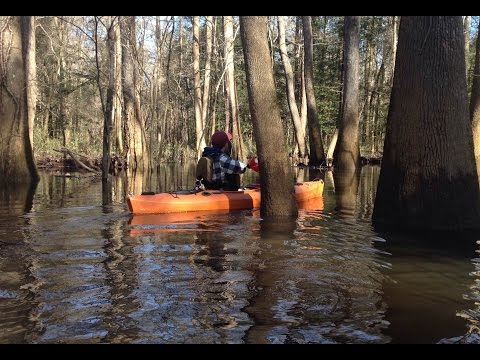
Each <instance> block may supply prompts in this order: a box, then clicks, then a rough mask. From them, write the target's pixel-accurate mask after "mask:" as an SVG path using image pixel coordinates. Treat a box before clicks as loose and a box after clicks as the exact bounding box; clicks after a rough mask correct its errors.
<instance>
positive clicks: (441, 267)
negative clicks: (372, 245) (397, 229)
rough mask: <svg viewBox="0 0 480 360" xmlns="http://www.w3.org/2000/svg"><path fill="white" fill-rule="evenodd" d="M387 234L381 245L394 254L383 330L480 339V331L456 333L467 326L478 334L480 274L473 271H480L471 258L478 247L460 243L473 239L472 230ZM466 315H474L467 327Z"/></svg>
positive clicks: (418, 337)
mask: <svg viewBox="0 0 480 360" xmlns="http://www.w3.org/2000/svg"><path fill="white" fill-rule="evenodd" d="M383 236H384V238H385V239H386V241H385V242H383V243H382V242H380V243H377V247H379V248H381V249H382V250H384V251H386V252H388V253H389V254H390V256H389V259H388V260H389V263H390V266H388V267H387V268H386V271H385V280H384V283H383V292H384V297H383V300H384V301H385V303H386V304H388V308H387V311H386V314H385V315H386V320H387V321H388V322H389V323H390V326H389V327H388V328H387V329H386V331H385V333H386V334H388V335H389V336H391V338H392V342H393V343H436V342H462V341H464V342H472V341H473V342H478V340H479V338H478V337H477V338H476V339H475V338H474V337H470V338H469V339H468V336H467V337H465V336H460V337H458V334H465V332H466V331H467V334H471V333H472V332H476V334H477V336H478V328H477V330H475V327H477V324H478V309H477V310H476V311H475V310H473V309H475V298H477V299H478V297H477V295H478V278H477V279H475V280H474V281H472V275H474V276H476V275H478V274H475V272H474V270H475V267H474V265H473V264H472V257H475V251H474V250H473V249H472V247H471V245H468V246H463V245H462V244H464V245H467V244H468V243H471V241H472V240H473V241H474V239H472V238H469V237H470V236H469V235H468V234H458V235H456V236H455V235H453V234H452V235H449V238H447V239H443V238H441V236H442V235H441V234H431V235H428V234H425V235H423V236H422V237H418V236H416V235H412V234H410V235H405V234H384V235H383ZM450 236H454V237H453V238H451V237H450ZM427 237H429V238H428V239H427ZM427 240H428V241H427ZM473 262H474V263H476V262H478V258H476V259H475V258H474V259H473ZM475 283H477V285H475ZM472 295H473V297H472ZM477 307H478V305H477ZM473 313H476V314H477V315H474V316H471V315H472V314H473ZM475 317H476V319H475ZM465 318H468V319H469V320H470V321H469V322H470V324H469V325H470V326H468V328H467V325H468V323H466V321H465Z"/></svg>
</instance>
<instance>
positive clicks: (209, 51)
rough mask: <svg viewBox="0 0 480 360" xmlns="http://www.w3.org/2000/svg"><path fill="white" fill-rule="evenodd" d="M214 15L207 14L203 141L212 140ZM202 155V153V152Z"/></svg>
mask: <svg viewBox="0 0 480 360" xmlns="http://www.w3.org/2000/svg"><path fill="white" fill-rule="evenodd" d="M213 22H214V17H213V16H207V17H206V22H205V42H206V44H205V47H206V51H205V56H206V59H205V76H204V78H203V94H202V124H203V131H202V135H203V142H204V143H206V141H207V140H210V139H209V138H208V137H207V129H208V124H207V123H208V121H207V119H208V114H209V110H210V106H209V105H210V78H211V70H212V65H211V63H212V47H213V34H212V33H213ZM200 155H201V154H200Z"/></svg>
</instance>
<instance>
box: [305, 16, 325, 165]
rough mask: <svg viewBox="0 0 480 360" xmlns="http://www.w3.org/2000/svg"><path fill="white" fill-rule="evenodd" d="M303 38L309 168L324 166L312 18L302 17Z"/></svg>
mask: <svg viewBox="0 0 480 360" xmlns="http://www.w3.org/2000/svg"><path fill="white" fill-rule="evenodd" d="M302 22H303V37H304V43H305V90H306V94H307V121H308V130H309V136H310V156H309V162H308V164H309V165H310V166H320V165H322V164H326V162H325V152H324V149H323V142H322V131H321V129H320V123H319V122H318V114H317V104H316V101H315V89H314V87H313V84H314V81H313V40H312V18H311V16H302Z"/></svg>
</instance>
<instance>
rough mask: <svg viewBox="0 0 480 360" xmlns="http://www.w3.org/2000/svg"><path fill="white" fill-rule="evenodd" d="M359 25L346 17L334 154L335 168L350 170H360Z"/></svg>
mask: <svg viewBox="0 0 480 360" xmlns="http://www.w3.org/2000/svg"><path fill="white" fill-rule="evenodd" d="M359 22H360V21H359V17H358V16H345V35H344V38H345V42H344V51H343V66H344V69H343V105H342V116H341V118H340V122H339V126H338V140H337V145H336V148H335V151H334V154H333V164H334V166H335V167H336V168H338V169H342V170H349V171H350V170H353V169H358V168H359V167H360V146H359V144H358V124H359V114H358V85H359V84H358V83H359V80H358V68H359V66H360V56H359V49H358V47H359V43H360V39H359V38H360V24H359Z"/></svg>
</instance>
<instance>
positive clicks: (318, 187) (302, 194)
mask: <svg viewBox="0 0 480 360" xmlns="http://www.w3.org/2000/svg"><path fill="white" fill-rule="evenodd" d="M322 194H323V181H322V180H319V181H309V182H304V183H298V184H296V185H295V198H296V200H297V202H305V201H307V200H309V199H312V198H316V197H319V196H321V195H322ZM260 198H261V190H260V187H259V186H254V187H253V188H246V189H244V190H240V191H223V190H205V191H200V192H191V193H185V192H172V193H159V194H153V195H131V196H129V197H128V198H127V204H128V208H129V210H130V212H131V213H133V214H155V213H156V214H165V213H178V212H187V211H204V210H242V209H254V208H258V207H260Z"/></svg>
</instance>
